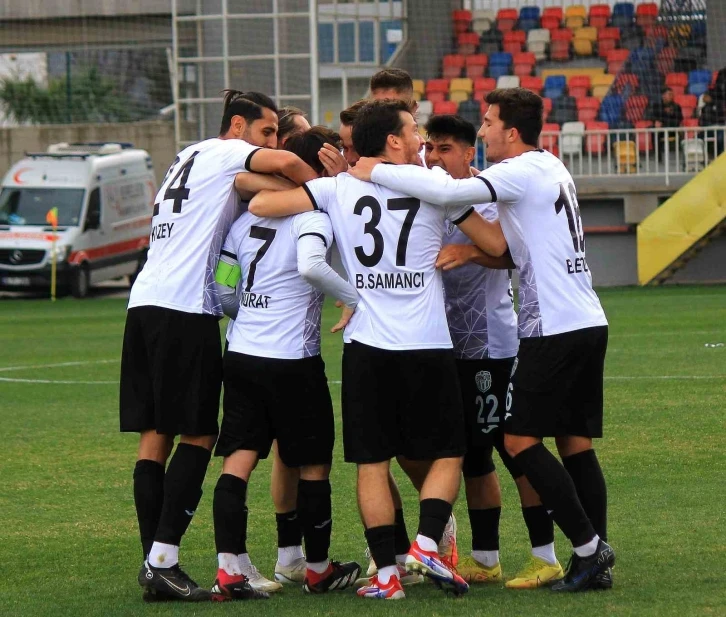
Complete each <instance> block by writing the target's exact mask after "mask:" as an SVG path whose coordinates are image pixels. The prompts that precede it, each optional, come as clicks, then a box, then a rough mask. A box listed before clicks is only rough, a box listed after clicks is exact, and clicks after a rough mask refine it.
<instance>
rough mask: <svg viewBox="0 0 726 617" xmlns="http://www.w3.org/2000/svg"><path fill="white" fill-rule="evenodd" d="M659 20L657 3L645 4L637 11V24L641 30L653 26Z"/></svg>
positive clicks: (637, 8) (638, 7) (639, 6)
mask: <svg viewBox="0 0 726 617" xmlns="http://www.w3.org/2000/svg"><path fill="white" fill-rule="evenodd" d="M656 19H658V5H657V4H656V3H655V2H644V3H643V4H639V5H638V6H637V7H636V9H635V23H636V24H637V25H639V26H640V27H641V28H645V27H647V26H652V25H653V24H655V21H656Z"/></svg>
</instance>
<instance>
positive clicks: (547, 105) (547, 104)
mask: <svg viewBox="0 0 726 617" xmlns="http://www.w3.org/2000/svg"><path fill="white" fill-rule="evenodd" d="M551 111H552V99H548V98H547V97H546V96H545V97H542V116H543V117H542V119H543V121H544V122H547V118H549V115H550V112H551Z"/></svg>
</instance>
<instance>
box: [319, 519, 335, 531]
mask: <svg viewBox="0 0 726 617" xmlns="http://www.w3.org/2000/svg"><path fill="white" fill-rule="evenodd" d="M332 522H333V519H331V518H329V519H328V520H327V521H323V522H322V523H320V525H315V529H323V528H324V527H327V526H328V525H330V523H332Z"/></svg>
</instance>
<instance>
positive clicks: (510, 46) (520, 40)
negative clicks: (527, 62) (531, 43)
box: [502, 30, 527, 55]
mask: <svg viewBox="0 0 726 617" xmlns="http://www.w3.org/2000/svg"><path fill="white" fill-rule="evenodd" d="M526 41H527V33H526V32H525V31H524V30H510V31H509V32H505V33H504V38H503V39H502V50H503V51H506V52H507V53H510V54H512V55H514V54H518V53H519V52H521V51H522V48H523V47H524V44H525V42H526Z"/></svg>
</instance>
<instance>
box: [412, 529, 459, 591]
mask: <svg viewBox="0 0 726 617" xmlns="http://www.w3.org/2000/svg"><path fill="white" fill-rule="evenodd" d="M406 571H407V572H409V573H410V572H418V573H419V574H423V575H424V576H428V577H429V578H430V579H431V580H432V581H433V582H434V583H435V584H436V585H437V586H438V587H439V588H441V589H443V590H444V591H451V592H453V593H454V595H457V596H460V595H462V594H465V593H466V592H467V591H469V585H468V583H467V582H466V581H465V580H464V579H463V578H461V576H459V574H458V573H457V572H456V570H455V569H454V567H453V566H451V565H450V564H448V563H447V562H446V561H444V560H443V559H442V558H441V557H439V554H438V553H437V552H436V551H424V550H423V549H421V547H419V545H418V542H414V543H413V544H412V545H411V550H410V551H409V552H408V555H406Z"/></svg>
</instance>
